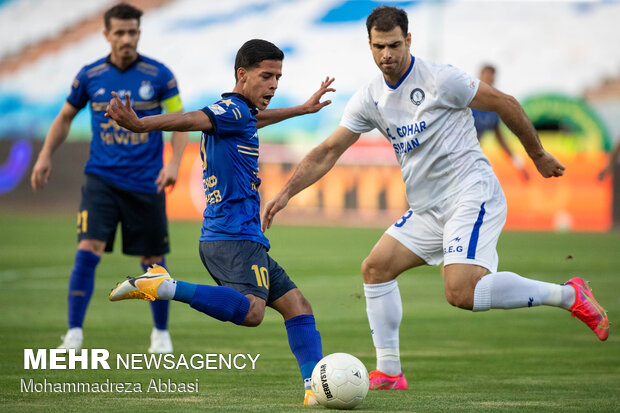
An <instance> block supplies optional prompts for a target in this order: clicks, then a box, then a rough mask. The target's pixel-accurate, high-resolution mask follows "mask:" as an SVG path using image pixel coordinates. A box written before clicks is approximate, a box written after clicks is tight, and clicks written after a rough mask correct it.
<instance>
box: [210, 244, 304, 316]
mask: <svg viewBox="0 0 620 413" xmlns="http://www.w3.org/2000/svg"><path fill="white" fill-rule="evenodd" d="M199 248H200V258H201V259H202V263H203V264H204V266H205V267H206V269H207V271H209V274H211V277H213V279H214V280H215V282H216V283H217V284H218V285H223V286H226V287H230V288H232V289H234V290H236V291H239V292H240V293H241V294H243V295H247V294H253V295H255V296H257V297H260V298H262V299H263V300H265V301H266V302H267V305H269V304H271V303H272V302H274V301H275V300H277V299H278V298H280V297H282V296H283V295H284V294H286V293H287V292H288V291H290V290H292V289H293V288H297V286H296V285H295V283H294V282H293V281H291V279H290V278H289V276H288V274H287V273H286V271H284V269H283V268H282V267H280V265H279V264H278V263H277V262H276V261H274V260H273V259H272V258H271V257H270V256H269V254H268V253H267V249H266V248H265V246H264V245H262V244H259V243H258V242H254V241H245V240H239V241H234V240H230V241H200V247H199Z"/></svg>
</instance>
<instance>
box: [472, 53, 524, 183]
mask: <svg viewBox="0 0 620 413" xmlns="http://www.w3.org/2000/svg"><path fill="white" fill-rule="evenodd" d="M480 80H481V81H483V82H484V83H486V84H488V85H489V86H493V85H494V84H495V67H494V66H491V65H484V66H482V69H480ZM471 114H472V115H473V116H474V127H475V128H476V134H477V135H478V140H480V139H481V138H482V135H484V134H485V132H487V131H493V133H494V134H495V139H497V143H499V146H501V148H502V149H503V150H504V152H505V153H506V155H508V157H509V158H510V160H511V161H512V163H513V164H514V166H515V168H517V169H518V170H519V172H520V173H521V176H522V177H523V179H524V180H526V181H528V180H529V179H530V175H529V174H528V173H527V169H525V165H524V164H523V160H521V159H520V158H519V157H517V156H515V155H513V153H512V151H511V150H510V147H509V146H508V144H507V143H506V140H505V139H504V135H503V134H502V131H501V129H500V128H499V115H498V114H497V113H496V112H485V111H483V110H478V109H471Z"/></svg>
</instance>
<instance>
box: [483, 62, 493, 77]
mask: <svg viewBox="0 0 620 413" xmlns="http://www.w3.org/2000/svg"><path fill="white" fill-rule="evenodd" d="M487 70H488V71H489V72H491V73H493V74H495V72H496V70H495V66H493V65H491V64H488V63H487V64H484V65H482V67H481V68H480V73H482V72H485V71H487Z"/></svg>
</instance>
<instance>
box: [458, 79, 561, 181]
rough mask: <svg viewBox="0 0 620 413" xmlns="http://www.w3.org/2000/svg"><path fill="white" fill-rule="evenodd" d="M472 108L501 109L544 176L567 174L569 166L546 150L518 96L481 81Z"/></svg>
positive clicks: (504, 120)
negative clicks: (565, 172) (516, 97)
mask: <svg viewBox="0 0 620 413" xmlns="http://www.w3.org/2000/svg"><path fill="white" fill-rule="evenodd" d="M469 107H471V108H474V109H478V110H483V111H486V112H497V114H498V115H499V117H500V118H501V120H502V121H503V122H504V123H505V124H506V126H508V129H510V130H511V131H512V132H513V133H514V134H515V135H517V137H518V138H519V140H520V141H521V144H522V145H523V147H524V148H525V151H526V152H527V154H528V156H529V157H530V158H531V159H532V161H534V164H535V165H536V168H537V169H538V172H540V174H541V175H542V176H543V177H545V178H550V177H552V176H562V175H564V170H565V169H566V167H565V166H564V165H562V164H561V163H560V162H559V161H558V160H557V159H555V158H554V157H553V155H551V154H550V153H549V152H547V151H545V150H544V148H543V146H542V144H541V143H540V139H539V138H538V133H536V129H534V125H532V122H530V120H529V118H528V117H527V115H526V114H525V112H524V111H523V108H522V107H521V105H520V104H519V102H518V101H517V100H516V99H515V98H514V97H512V96H510V95H507V94H505V93H502V92H500V91H499V90H497V89H495V88H494V87H492V86H489V85H488V84H486V83H484V82H480V86H479V87H478V92H476V96H475V97H474V99H473V100H472V101H471V103H470V104H469Z"/></svg>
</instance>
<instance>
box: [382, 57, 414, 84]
mask: <svg viewBox="0 0 620 413" xmlns="http://www.w3.org/2000/svg"><path fill="white" fill-rule="evenodd" d="M414 62H415V56H413V55H411V63H410V64H409V69H407V71H406V72H405V74H404V75H402V76H401V77H400V79H398V82H396V84H395V85H390V84H389V83H388V81H387V80H385V76H384V77H383V81H384V82H385V84H386V85H387V86H388V87H389V88H390V89H398V87H399V86H400V84H401V83H403V80H405V78H406V77H407V76H408V75H409V72H411V69H413V63H414Z"/></svg>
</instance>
